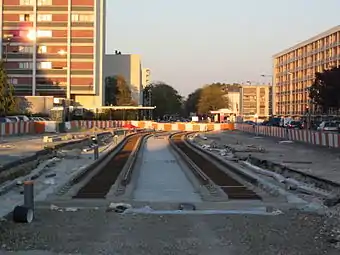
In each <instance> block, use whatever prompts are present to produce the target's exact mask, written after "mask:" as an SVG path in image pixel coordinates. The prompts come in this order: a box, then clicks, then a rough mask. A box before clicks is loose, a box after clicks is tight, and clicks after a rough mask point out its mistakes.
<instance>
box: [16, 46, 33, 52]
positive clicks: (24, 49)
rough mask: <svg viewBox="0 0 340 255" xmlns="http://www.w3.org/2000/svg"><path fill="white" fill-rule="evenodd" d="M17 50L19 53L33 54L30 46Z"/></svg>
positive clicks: (20, 47)
mask: <svg viewBox="0 0 340 255" xmlns="http://www.w3.org/2000/svg"><path fill="white" fill-rule="evenodd" d="M18 50H19V52H20V53H33V47H32V46H19V48H18Z"/></svg>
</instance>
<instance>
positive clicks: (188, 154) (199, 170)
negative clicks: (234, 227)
mask: <svg viewBox="0 0 340 255" xmlns="http://www.w3.org/2000/svg"><path fill="white" fill-rule="evenodd" d="M187 134H188V133H176V134H173V135H172V136H170V140H171V141H172V143H171V144H172V146H175V147H177V149H179V150H180V151H181V153H180V155H182V157H183V159H184V161H185V162H186V163H187V164H189V166H190V168H191V169H192V171H193V173H194V174H195V176H196V177H197V178H198V180H199V181H200V182H201V184H202V185H208V184H209V181H210V180H211V181H212V182H213V183H214V184H215V185H216V186H218V187H219V188H220V189H221V190H222V191H223V192H224V193H225V194H226V195H227V196H228V198H229V199H249V200H259V199H261V198H260V197H259V196H258V195H257V194H256V193H255V192H254V191H252V190H250V189H249V188H248V187H246V186H245V185H243V184H242V183H240V182H239V181H238V180H236V179H235V178H233V177H232V176H230V175H229V174H228V173H226V172H224V171H223V170H221V169H220V168H219V167H218V166H217V165H216V164H214V163H213V161H214V160H213V159H212V158H211V160H206V159H205V158H204V157H202V155H200V154H199V153H198V152H197V150H196V149H194V148H193V147H192V146H190V145H189V144H188V143H187V142H186V141H185V136H186V135H187ZM183 154H184V155H183Z"/></svg>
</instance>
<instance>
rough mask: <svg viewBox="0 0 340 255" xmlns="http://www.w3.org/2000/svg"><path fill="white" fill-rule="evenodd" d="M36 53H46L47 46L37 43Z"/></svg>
mask: <svg viewBox="0 0 340 255" xmlns="http://www.w3.org/2000/svg"><path fill="white" fill-rule="evenodd" d="M38 53H39V54H42V53H47V46H46V45H39V47H38Z"/></svg>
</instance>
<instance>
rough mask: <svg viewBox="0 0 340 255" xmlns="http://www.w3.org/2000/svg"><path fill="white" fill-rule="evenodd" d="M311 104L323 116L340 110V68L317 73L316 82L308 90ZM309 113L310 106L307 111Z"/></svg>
mask: <svg viewBox="0 0 340 255" xmlns="http://www.w3.org/2000/svg"><path fill="white" fill-rule="evenodd" d="M308 89H309V98H310V99H311V104H312V105H313V106H315V108H316V109H317V110H319V111H320V112H321V113H323V114H327V113H328V112H330V111H331V110H334V111H336V112H338V113H339V109H340V67H333V68H330V69H326V70H323V71H322V72H316V73H315V80H314V82H313V84H312V85H311V86H310V87H309V88H308ZM306 110H307V111H309V106H308V107H307V109H306Z"/></svg>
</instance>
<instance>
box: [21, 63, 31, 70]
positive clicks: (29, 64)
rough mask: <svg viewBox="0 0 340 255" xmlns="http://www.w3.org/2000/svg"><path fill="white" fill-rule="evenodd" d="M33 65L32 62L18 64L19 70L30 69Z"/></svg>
mask: <svg viewBox="0 0 340 255" xmlns="http://www.w3.org/2000/svg"><path fill="white" fill-rule="evenodd" d="M32 67H33V63H32V62H21V63H19V68H20V69H32Z"/></svg>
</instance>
